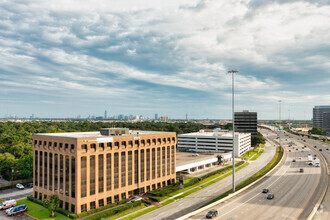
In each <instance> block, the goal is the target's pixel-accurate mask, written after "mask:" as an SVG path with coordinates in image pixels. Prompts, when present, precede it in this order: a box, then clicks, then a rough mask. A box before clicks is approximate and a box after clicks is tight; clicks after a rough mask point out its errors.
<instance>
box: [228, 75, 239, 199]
mask: <svg viewBox="0 0 330 220" xmlns="http://www.w3.org/2000/svg"><path fill="white" fill-rule="evenodd" d="M228 73H231V83H232V85H231V88H232V118H233V156H232V157H233V193H234V192H235V121H234V120H235V119H234V117H235V105H234V101H235V96H234V92H235V89H234V73H238V71H237V70H230V71H228Z"/></svg>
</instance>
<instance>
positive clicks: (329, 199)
mask: <svg viewBox="0 0 330 220" xmlns="http://www.w3.org/2000/svg"><path fill="white" fill-rule="evenodd" d="M296 137H297V136H296ZM297 139H298V137H297ZM299 139H300V141H301V143H304V144H306V145H307V146H311V147H312V148H313V149H314V150H317V151H318V152H319V153H321V154H322V155H323V156H324V158H325V159H326V161H327V164H328V171H330V167H329V166H330V151H329V150H327V149H329V148H330V145H329V144H327V143H324V142H320V141H317V140H312V139H309V138H303V137H299ZM303 140H305V142H303ZM314 146H316V148H314ZM319 149H322V151H319ZM328 178H329V175H328ZM329 213H330V187H328V189H327V192H326V194H325V197H324V200H323V201H322V203H321V207H320V209H319V210H318V211H317V213H316V215H315V216H314V218H313V219H316V220H323V219H328V218H329V216H330V214H329Z"/></svg>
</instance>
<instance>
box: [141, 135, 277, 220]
mask: <svg viewBox="0 0 330 220" xmlns="http://www.w3.org/2000/svg"><path fill="white" fill-rule="evenodd" d="M263 132H264V133H266V134H270V133H271V132H269V131H267V130H264V131H263ZM274 155H275V147H274V144H273V143H272V144H270V143H268V142H267V145H266V148H265V151H264V153H263V154H262V155H261V156H260V157H259V158H258V160H256V161H254V162H251V164H250V165H249V166H247V167H245V168H244V169H242V170H240V171H239V172H237V173H236V174H235V183H236V185H237V184H239V183H241V182H242V181H244V180H245V179H247V178H248V177H250V176H252V175H253V174H255V173H256V172H258V171H259V170H260V169H262V168H263V167H264V166H265V165H266V164H267V163H269V161H271V159H272V158H273V157H274ZM230 189H232V176H229V177H227V178H225V179H223V180H221V181H219V182H217V183H214V184H212V185H210V186H208V187H205V188H204V189H201V190H200V191H197V192H196V193H193V194H191V195H189V196H187V197H185V198H183V199H180V200H177V201H176V202H173V203H171V204H169V205H166V206H164V207H162V208H159V209H157V210H155V211H152V212H150V213H148V214H146V215H143V216H141V217H139V218H137V219H141V220H144V219H157V220H159V219H176V218H178V217H181V216H183V215H185V214H187V213H190V212H192V211H194V210H196V209H198V208H200V207H201V206H203V205H204V204H206V203H207V202H209V201H210V200H212V199H214V198H216V197H218V196H220V195H222V194H223V193H225V192H226V191H228V190H230Z"/></svg>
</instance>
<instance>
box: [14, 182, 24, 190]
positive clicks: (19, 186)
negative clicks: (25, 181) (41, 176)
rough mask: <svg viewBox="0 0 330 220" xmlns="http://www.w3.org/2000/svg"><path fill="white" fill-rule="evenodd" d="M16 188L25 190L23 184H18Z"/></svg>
mask: <svg viewBox="0 0 330 220" xmlns="http://www.w3.org/2000/svg"><path fill="white" fill-rule="evenodd" d="M16 188H17V189H24V186H23V185H22V184H20V183H17V184H16Z"/></svg>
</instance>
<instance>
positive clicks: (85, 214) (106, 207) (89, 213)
mask: <svg viewBox="0 0 330 220" xmlns="http://www.w3.org/2000/svg"><path fill="white" fill-rule="evenodd" d="M127 201H128V199H124V200H121V201H119V202H116V203H113V204H109V205H106V206H102V207H99V208H97V209H92V210H89V211H87V212H83V213H80V214H78V215H77V217H78V218H81V217H84V216H87V215H91V214H93V213H95V212H99V211H103V210H105V209H108V208H111V207H115V206H117V205H121V204H123V203H126V202H127Z"/></svg>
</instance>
